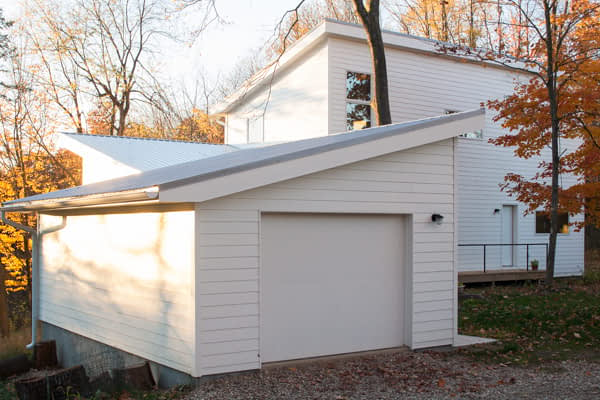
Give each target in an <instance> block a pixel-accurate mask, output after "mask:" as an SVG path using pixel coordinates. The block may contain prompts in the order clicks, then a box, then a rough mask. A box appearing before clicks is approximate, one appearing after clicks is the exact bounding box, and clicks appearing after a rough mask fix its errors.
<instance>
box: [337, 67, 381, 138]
mask: <svg viewBox="0 0 600 400" xmlns="http://www.w3.org/2000/svg"><path fill="white" fill-rule="evenodd" d="M348 73H352V74H365V75H369V97H370V98H371V100H370V101H365V100H357V99H349V98H348V92H347V89H348V87H347V86H346V79H348ZM372 77H373V74H372V73H371V71H369V72H364V71H350V70H349V69H347V70H345V73H344V113H345V116H344V127H345V132H353V131H354V130H348V126H347V123H348V111H347V108H346V107H347V104H348V103H351V104H362V105H366V106H369V122H370V123H371V127H373V105H372V103H373V96H374V95H375V92H374V90H373V85H372V84H371V81H372Z"/></svg>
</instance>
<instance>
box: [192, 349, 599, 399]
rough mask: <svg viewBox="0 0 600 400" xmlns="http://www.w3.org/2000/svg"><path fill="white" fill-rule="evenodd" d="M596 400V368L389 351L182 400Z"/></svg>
mask: <svg viewBox="0 0 600 400" xmlns="http://www.w3.org/2000/svg"><path fill="white" fill-rule="evenodd" d="M457 398H459V399H599V398H600V364H598V363H594V362H590V361H564V362H552V363H545V364H541V365H539V366H536V367H531V366H530V367H527V368H524V367H518V366H510V365H504V364H495V365H487V364H482V363H477V362H473V361H472V360H469V359H467V358H466V357H464V356H462V355H460V354H458V353H456V352H438V351H425V352H411V351H404V352H395V353H388V354H377V355H369V356H363V357H356V358H349V359H341V360H329V361H327V360H323V361H315V362H311V363H306V364H301V365H297V366H287V367H273V368H266V369H263V370H261V371H252V372H247V373H242V374H237V375H225V376H221V377H218V378H208V379H205V380H203V381H202V382H201V383H199V384H198V386H197V387H196V389H195V390H194V391H192V392H190V393H189V394H188V396H187V397H186V399H188V400H193V399H206V400H209V399H211V400H212V399H333V400H350V399H365V400H368V399H457Z"/></svg>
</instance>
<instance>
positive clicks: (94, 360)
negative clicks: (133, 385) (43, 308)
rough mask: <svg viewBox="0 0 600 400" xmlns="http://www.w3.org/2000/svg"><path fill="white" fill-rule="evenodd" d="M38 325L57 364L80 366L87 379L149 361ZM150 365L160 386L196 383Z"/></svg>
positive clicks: (50, 327) (48, 326)
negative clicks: (52, 347) (51, 344)
mask: <svg viewBox="0 0 600 400" xmlns="http://www.w3.org/2000/svg"><path fill="white" fill-rule="evenodd" d="M41 325H42V340H55V341H56V351H57V353H58V354H57V355H58V363H59V364H60V365H61V366H63V367H65V368H68V367H73V366H75V365H80V364H81V365H83V366H84V368H85V370H86V372H87V375H88V376H89V377H90V378H94V377H96V376H98V375H100V374H102V373H103V372H110V370H112V369H113V368H126V367H130V366H133V365H136V364H140V363H142V362H144V361H149V360H145V359H143V358H141V357H138V356H136V355H134V354H131V353H127V352H125V351H123V350H119V349H117V348H115V347H112V346H109V345H107V344H104V343H100V342H98V341H95V340H92V339H89V338H86V337H84V336H81V335H78V334H76V333H73V332H70V331H67V330H65V329H63V328H60V327H58V326H55V325H51V324H48V323H46V322H41ZM150 366H151V368H152V374H153V375H154V380H155V381H157V382H158V385H159V387H162V388H167V387H172V386H176V385H187V384H193V383H194V381H195V380H194V378H192V377H191V376H190V375H188V374H186V373H184V372H181V371H176V370H174V369H172V368H169V367H166V366H164V365H160V364H157V363H154V362H152V361H150Z"/></svg>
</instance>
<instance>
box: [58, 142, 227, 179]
mask: <svg viewBox="0 0 600 400" xmlns="http://www.w3.org/2000/svg"><path fill="white" fill-rule="evenodd" d="M59 144H60V145H61V146H62V147H65V148H67V149H69V150H71V151H73V152H75V153H77V154H80V155H84V154H82V153H85V152H86V151H89V150H90V149H91V150H92V151H97V152H99V153H101V154H103V155H105V156H107V157H109V158H111V159H113V160H115V161H118V162H120V163H122V164H125V165H127V166H129V167H132V168H134V169H137V170H138V171H149V170H151V169H157V168H163V167H167V166H169V165H175V164H181V163H185V162H188V161H194V160H198V159H200V158H206V157H213V156H217V155H220V154H225V153H230V152H232V151H236V150H238V148H237V147H235V146H231V145H223V144H211V143H197V142H184V141H174V140H162V139H150V138H136V137H127V136H105V135H88V134H81V133H61V137H60V142H59Z"/></svg>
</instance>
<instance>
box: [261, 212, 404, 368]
mask: <svg viewBox="0 0 600 400" xmlns="http://www.w3.org/2000/svg"><path fill="white" fill-rule="evenodd" d="M404 229H405V227H404V218H402V217H399V216H389V215H348V214H337V215H336V214H263V215H262V223H261V257H262V260H261V268H262V271H261V289H260V290H261V331H260V336H261V339H260V342H261V345H260V347H261V361H262V362H269V361H280V360H292V359H297V358H304V357H315V356H321V355H327V354H341V353H349V352H354V351H362V350H371V349H382V348H388V347H396V346H401V345H403V315H404V312H403V308H404V307H403V303H404V300H403V296H404V294H403V293H404V284H403V280H404V279H403V275H404V263H405V262H404V259H405V256H404V248H405V238H404V236H405V234H404Z"/></svg>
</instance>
